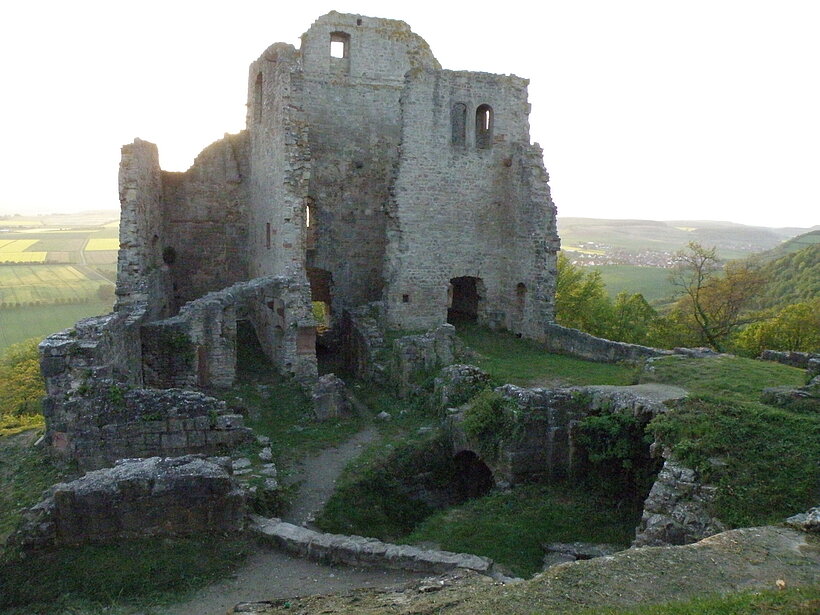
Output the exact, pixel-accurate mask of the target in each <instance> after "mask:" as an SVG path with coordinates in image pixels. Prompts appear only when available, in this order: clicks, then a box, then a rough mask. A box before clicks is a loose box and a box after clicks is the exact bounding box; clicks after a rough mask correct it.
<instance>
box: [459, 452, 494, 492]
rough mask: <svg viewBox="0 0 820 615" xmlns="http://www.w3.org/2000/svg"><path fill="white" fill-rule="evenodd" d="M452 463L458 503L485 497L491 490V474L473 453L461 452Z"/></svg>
mask: <svg viewBox="0 0 820 615" xmlns="http://www.w3.org/2000/svg"><path fill="white" fill-rule="evenodd" d="M453 462H454V464H455V477H456V484H455V491H456V497H457V498H458V501H459V502H464V501H466V500H472V499H474V498H478V497H481V496H482V495H486V494H487V493H489V491H490V489H492V488H493V485H494V484H495V482H494V481H493V473H492V472H491V471H490V468H488V467H487V464H486V463H484V462H483V461H481V459H480V458H479V457H478V455H476V454H475V453H474V452H473V451H461V452H460V453H458V454H457V455H456V456H455V457H454V458H453Z"/></svg>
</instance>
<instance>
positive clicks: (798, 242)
mask: <svg viewBox="0 0 820 615" xmlns="http://www.w3.org/2000/svg"><path fill="white" fill-rule="evenodd" d="M817 244H820V230H817V231H809V232H808V233H803V234H802V235H798V236H797V237H792V238H791V239H789V240H787V241H784V242H783V243H781V244H780V245H779V246H777V247H775V248H772V249H771V250H767V251H766V252H762V253H761V254H758V255H757V258H759V259H761V260H762V261H767V262H768V261H773V260H776V259H778V258H780V257H782V256H785V255H787V254H791V253H792V252H798V251H800V250H803V249H805V248H808V247H811V246H815V245H817Z"/></svg>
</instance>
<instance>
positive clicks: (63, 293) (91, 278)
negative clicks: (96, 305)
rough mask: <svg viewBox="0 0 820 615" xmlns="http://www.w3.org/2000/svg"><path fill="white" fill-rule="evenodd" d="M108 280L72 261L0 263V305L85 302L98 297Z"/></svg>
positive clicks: (20, 305) (108, 284)
mask: <svg viewBox="0 0 820 615" xmlns="http://www.w3.org/2000/svg"><path fill="white" fill-rule="evenodd" d="M100 286H110V282H107V281H106V280H104V279H102V278H100V277H99V276H98V275H96V274H94V273H93V272H91V271H89V270H87V269H86V268H84V267H80V266H73V265H4V266H0V309H5V308H15V307H25V306H32V305H44V304H63V303H85V302H87V301H91V300H94V299H97V298H99V295H98V293H99V290H100Z"/></svg>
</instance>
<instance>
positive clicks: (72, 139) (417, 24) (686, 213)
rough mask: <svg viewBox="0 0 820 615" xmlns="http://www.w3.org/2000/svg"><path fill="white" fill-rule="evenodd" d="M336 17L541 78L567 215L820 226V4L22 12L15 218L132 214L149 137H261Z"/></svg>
mask: <svg viewBox="0 0 820 615" xmlns="http://www.w3.org/2000/svg"><path fill="white" fill-rule="evenodd" d="M333 9H335V10H338V11H341V12H352V13H361V14H364V15H370V16H377V17H391V18H396V19H403V20H404V21H406V22H408V23H409V24H410V26H411V27H412V28H413V30H414V31H415V32H417V33H418V34H420V35H421V36H422V37H424V38H425V39H426V40H427V42H428V43H430V46H431V48H432V50H433V53H434V54H435V55H436V57H437V58H438V60H439V61H440V62H441V64H442V66H443V67H445V68H450V69H456V70H457V69H467V70H480V71H488V72H497V73H514V74H517V75H519V76H522V77H527V78H529V79H530V80H531V84H530V101H531V103H532V107H533V109H532V115H531V118H530V119H531V125H532V138H533V141H537V142H539V143H540V144H541V145H542V147H543V148H544V158H545V162H546V165H547V169H548V170H549V172H550V175H551V185H552V188H553V197H554V199H555V201H556V203H557V205H558V212H559V215H562V216H587V217H604V218H647V219H661V220H669V219H709V220H731V221H735V222H743V223H746V224H759V225H765V226H805V227H807V226H812V225H815V224H820V213H818V212H820V207H819V206H818V205H820V182H818V177H819V176H818V170H819V169H820V1H818V0H770V1H765V2H764V1H758V0H685V1H684V0H676V1H671V0H647V1H640V0H542V1H541V2H537V3H535V2H526V3H525V2H519V1H517V0H508V1H506V2H492V3H489V2H487V3H485V2H480V1H476V0H471V1H469V2H435V3H433V2H427V1H426V0H421V1H415V2H401V3H399V2H385V1H384V0H382V1H381V2H373V1H359V2H354V1H347V0H338V1H334V2H321V1H312V0H304V1H298V0H293V1H289V2H283V1H274V0H267V1H258V0H219V1H216V2H214V1H210V0H199V1H187V0H185V1H183V0H164V1H157V0H130V1H127V2H126V1H123V0H106V1H105V2H94V1H91V0H59V1H38V0H17V1H9V2H7V3H4V6H3V8H1V9H0V58H1V59H0V75H2V81H0V88H1V89H2V91H1V93H0V118H2V119H0V121H2V136H3V141H4V143H3V147H2V148H0V169H1V170H2V171H0V173H1V175H0V176H1V177H2V182H0V213H12V212H17V213H50V212H57V211H77V210H81V209H100V208H117V207H118V206H119V204H118V201H117V167H118V164H119V147H120V146H121V145H122V144H124V143H128V142H131V141H132V140H133V139H134V138H135V137H140V138H142V139H146V140H149V141H153V142H155V143H157V144H158V145H159V151H160V159H161V162H162V166H163V168H165V169H167V170H184V169H186V168H187V167H188V166H189V165H190V163H191V162H192V161H193V158H194V156H195V155H196V154H197V153H198V152H199V151H200V150H201V149H202V148H203V147H205V146H206V145H208V144H209V143H211V142H212V141H214V140H216V139H218V138H220V137H221V136H222V135H223V133H225V132H237V131H239V130H241V129H242V128H243V127H244V120H245V102H246V100H245V96H246V83H247V81H246V79H247V70H248V65H249V64H250V62H251V61H253V60H254V59H256V58H257V57H258V56H259V55H260V54H261V53H262V51H263V50H264V49H265V48H267V47H268V45H270V44H271V43H274V42H277V41H285V42H290V43H293V44H295V45H297V46H298V37H299V36H300V35H301V34H302V33H303V32H304V31H305V30H307V29H308V27H309V26H310V24H311V23H312V22H313V20H314V19H315V18H316V17H318V16H320V15H322V14H324V13H326V12H328V11H330V10H333Z"/></svg>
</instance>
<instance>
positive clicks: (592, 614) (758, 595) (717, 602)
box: [544, 585, 820, 615]
mask: <svg viewBox="0 0 820 615" xmlns="http://www.w3.org/2000/svg"><path fill="white" fill-rule="evenodd" d="M819 612H820V585H814V586H812V587H801V588H788V589H784V590H747V591H742V592H737V593H733V594H728V595H723V596H721V595H717V596H699V597H697V598H690V599H689V600H682V601H675V602H668V603H665V604H653V605H647V606H642V607H638V608H631V609H608V608H595V609H583V610H580V611H577V615H817V613H819ZM544 615H546V614H544Z"/></svg>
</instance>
